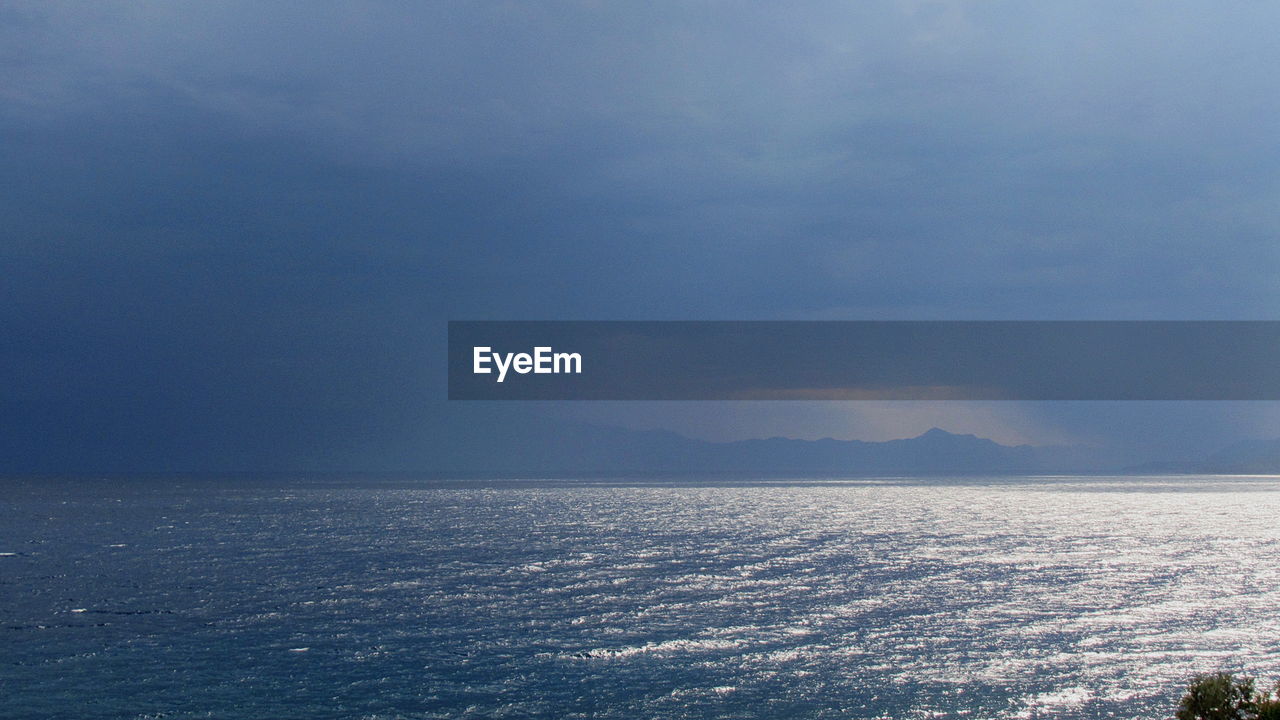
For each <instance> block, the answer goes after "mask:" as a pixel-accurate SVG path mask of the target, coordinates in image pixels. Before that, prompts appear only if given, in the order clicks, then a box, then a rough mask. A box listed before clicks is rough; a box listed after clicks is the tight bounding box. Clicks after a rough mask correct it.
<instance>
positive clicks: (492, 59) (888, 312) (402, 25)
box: [0, 1, 1280, 457]
mask: <svg viewBox="0 0 1280 720" xmlns="http://www.w3.org/2000/svg"><path fill="white" fill-rule="evenodd" d="M1277 14H1280V11H1277V10H1276V9H1275V8H1273V7H1271V6H1267V5H1264V4H1256V3H1230V4H1228V5H1226V6H1223V7H1218V8H1215V9H1214V10H1213V11H1209V10H1205V9H1204V8H1202V7H1200V6H1198V5H1195V4H1191V3H1172V4H1170V3H1139V4H1136V5H1125V6H1123V7H1120V6H1115V5H1114V4H1111V3H1086V4H1083V5H1070V6H1055V7H1048V6H1042V5H1026V4H1020V3H981V4H979V3H974V4H970V3H930V2H914V3H885V4H875V5H865V4H847V3H826V2H820V3H814V4H812V5H810V6H807V7H806V8H805V9H804V10H803V11H797V10H796V9H795V8H790V7H788V8H781V7H776V8H775V7H771V6H765V5H758V6H751V7H740V6H721V5H714V4H711V5H706V4H697V5H687V4H676V3H672V4H663V3H660V4H656V5H655V4H645V5H630V4H617V3H590V2H581V3H556V4H548V3H508V2H484V3H466V4H448V3H427V4H397V3H373V4H359V5H354V4H348V3H336V2H319V3H309V4H307V5H306V6H305V7H300V6H270V5H266V6H264V5H263V4H261V3H248V2H228V3H196V2H187V3H170V2H103V3H92V4H74V5H62V4H49V3H43V2H34V1H32V2H17V3H9V4H7V5H6V6H5V8H4V10H3V11H0V48H3V49H2V50H0V132H3V133H4V134H5V137H6V139H8V140H9V142H6V143H4V144H3V147H0V178H3V182H4V184H5V187H6V188H11V189H12V191H11V192H9V193H7V194H6V197H4V198H0V210H2V211H3V212H4V216H5V217H6V219H7V222H6V224H7V228H6V229H5V230H4V231H3V232H4V236H3V238H4V239H3V242H0V261H2V262H3V263H4V264H5V267H6V275H7V282H6V283H5V284H4V287H3V290H2V292H3V293H4V294H3V297H4V299H5V302H6V303H7V304H6V305H5V309H3V310H0V329H3V330H4V331H5V332H6V335H7V336H8V337H22V338H24V341H23V344H21V345H18V346H17V347H16V349H11V350H9V351H8V354H7V355H6V356H5V359H4V360H3V362H4V363H5V364H4V365H3V367H4V368H6V376H7V377H6V379H8V380H11V382H8V383H6V384H7V385H8V386H10V388H11V389H10V390H8V391H6V392H7V393H8V394H7V395H6V399H8V400H9V401H10V404H9V405H8V407H9V408H11V409H9V410H6V411H3V412H5V414H6V418H5V419H6V421H8V422H9V423H10V424H12V423H15V422H16V423H19V424H28V425H30V426H31V427H32V428H34V429H33V430H32V431H31V432H32V435H31V437H32V438H36V439H32V440H30V442H31V443H36V444H38V443H39V440H38V438H39V437H40V435H41V432H42V431H39V429H40V428H44V429H45V430H49V429H54V430H56V429H57V428H60V427H71V426H72V425H75V423H69V422H67V421H66V418H68V417H72V416H76V415H77V414H78V415H79V416H82V417H87V416H93V417H99V416H100V417H103V418H112V422H114V423H115V424H116V425H117V426H118V427H122V428H126V429H124V430H120V431H119V435H121V436H124V437H126V438H136V437H160V436H163V435H166V434H168V435H172V438H171V439H170V440H169V441H166V442H167V443H168V445H169V446H173V447H181V446H184V443H186V442H187V441H188V440H190V438H191V437H195V436H196V435H200V437H201V438H202V439H199V441H198V442H199V443H203V444H204V446H210V443H211V442H212V441H210V440H209V439H208V437H205V436H204V435H202V434H201V433H202V432H203V431H200V432H197V430H196V429H190V430H189V431H183V433H178V432H177V431H172V429H171V426H172V423H165V422H161V421H149V420H144V419H138V418H139V417H145V416H146V415H147V414H148V413H151V414H154V415H157V416H166V417H167V416H173V415H180V413H181V408H182V407H183V400H182V398H189V399H190V398H199V399H201V402H204V403H206V404H208V405H210V406H216V407H218V408H221V410H219V411H218V412H216V413H214V412H213V411H211V410H210V411H208V412H209V414H208V415H207V417H209V418H211V420H210V422H211V423H213V424H214V425H217V426H218V427H219V428H222V429H223V430H221V431H220V432H224V433H226V434H227V435H226V436H227V437H231V436H233V435H234V436H235V437H238V438H240V440H235V441H232V440H228V441H226V442H227V443H231V444H233V445H234V444H235V443H236V442H240V443H242V444H243V445H245V446H248V445H250V444H252V443H251V442H250V440H249V439H248V438H251V437H254V436H255V433H256V434H257V435H256V436H258V437H261V436H262V433H263V432H266V430H267V429H270V428H272V427H278V426H279V425H280V424H281V423H286V421H284V420H281V419H280V418H281V416H285V417H287V416H288V415H289V413H283V412H282V411H280V410H279V408H281V407H285V406H287V407H292V408H295V413H296V414H297V415H304V416H306V415H309V416H311V417H314V418H322V419H317V420H315V421H314V422H312V423H310V424H309V425H308V427H309V428H310V429H308V430H306V431H305V432H302V431H300V434H299V436H298V442H299V443H300V446H301V447H303V448H304V450H300V451H298V452H305V448H312V447H317V446H326V447H330V446H334V442H332V439H333V438H334V437H336V436H338V435H340V434H341V432H345V431H347V430H349V429H350V428H352V427H359V426H361V424H362V423H366V424H368V425H369V426H376V427H383V428H385V427H387V426H392V425H396V424H397V423H400V422H417V423H425V424H426V425H431V424H432V423H433V422H434V423H437V424H439V423H443V422H444V421H443V420H440V419H438V418H437V417H436V416H435V415H433V414H432V413H427V415H428V416H429V417H426V418H425V419H424V418H423V417H421V413H416V412H412V411H409V410H406V409H405V405H409V406H413V405H415V404H417V401H418V400H421V402H422V403H426V402H428V401H432V400H438V399H439V398H440V397H441V396H442V387H443V383H442V382H441V381H440V379H439V378H440V377H441V376H440V374H439V372H440V358H441V357H442V355H443V353H442V351H441V350H440V340H439V336H440V335H441V334H442V332H443V330H442V328H443V323H444V321H445V320H447V319H477V318H512V319H520V318H557V319H573V318H589V319H690V318H697V319H813V318H831V319H836V318H840V319H890V318H897V319H901V318H918V319H959V318H965V319H1009V318H1021V319H1065V318H1073V319H1081V318H1085V319H1107V318H1141V319H1162V318H1163V319H1183V318H1197V319H1209V318H1221V319H1241V318H1259V319H1271V318H1274V316H1275V311H1276V309H1277V308H1278V307H1280V280H1278V279H1277V278H1278V277H1280V275H1277V273H1275V272H1274V269H1275V268H1276V266H1277V262H1278V261H1280V249H1277V247H1278V246H1277V245H1276V243H1275V242H1274V238H1275V235H1276V232H1277V229H1278V228H1280V210H1277V209H1276V203H1275V202H1274V198H1275V197H1276V193H1277V190H1280V188H1278V186H1277V180H1276V178H1277V173H1276V172H1275V170H1276V166H1277V160H1278V159H1280V158H1278V155H1277V151H1275V150H1271V149H1269V148H1272V147H1273V145H1274V143H1273V142H1272V139H1271V137H1270V130H1269V128H1270V127H1271V122H1270V118H1272V117H1274V116H1275V115H1276V114H1277V112H1276V111H1277V110H1280V108H1278V107H1277V103H1280V99H1278V98H1277V96H1276V94H1275V93H1274V92H1272V91H1271V88H1270V86H1269V79H1268V78H1267V76H1266V73H1262V72H1259V71H1258V68H1265V67H1271V66H1274V65H1275V64H1276V61H1277V60H1280V57H1277V55H1278V54H1280V49H1278V48H1277V46H1276V45H1275V43H1274V42H1273V39H1272V37H1271V35H1272V33H1269V32H1268V29H1269V28H1272V27H1274V26H1275V24H1276V20H1277V17H1276V16H1277ZM90 350H92V352H90ZM77 353H78V354H77ZM146 358H164V361H163V362H162V361H160V360H147V361H143V360H144V359H146ZM303 367H305V368H308V369H307V370H305V371H303V370H297V371H296V373H297V374H295V371H294V370H289V371H285V370H283V369H282V368H303ZM54 368H75V370H76V371H75V373H74V374H73V375H66V374H64V373H61V372H56V371H55V370H54ZM217 368H223V369H227V370H225V372H228V373H231V374H230V375H226V376H225V377H227V381H226V383H219V382H214V381H210V382H209V383H208V384H201V383H200V382H196V383H194V384H193V383H189V382H187V380H188V379H189V378H190V377H192V376H195V377H221V376H223V375H222V373H223V372H224V370H215V369H217ZM237 368H238V369H239V370H236V369H237ZM270 368H276V369H277V370H275V371H272V370H270ZM233 371H236V372H241V373H243V374H246V375H250V376H252V377H253V378H257V379H256V380H254V381H253V382H249V381H248V380H244V379H243V378H240V377H238V376H236V375H235V373H234V372H233ZM251 371H252V372H251ZM273 372H277V373H278V374H272V373H273ZM68 377H71V378H73V380H74V382H72V381H68V380H67V379H66V378H68ZM148 377H150V378H152V379H154V380H155V385H156V387H158V388H161V389H162V390H157V391H156V393H155V394H154V395H137V394H133V395H127V397H132V398H135V400H131V401H130V402H134V403H135V407H136V412H134V413H132V414H130V415H129V417H125V418H119V417H117V416H116V415H114V414H113V412H114V411H110V410H109V409H110V408H118V407H121V406H122V405H121V403H122V402H123V400H122V392H123V391H120V392H117V391H115V390H112V388H137V387H146V386H147V383H148ZM290 377H293V378H302V379H301V380H297V381H295V382H293V383H289V382H284V383H283V384H282V383H281V382H277V381H279V380H281V379H282V378H285V379H287V378H290ZM233 379H234V380H236V381H237V382H240V384H239V385H238V386H236V385H232V384H231V382H232V380H233ZM18 386H22V387H23V388H26V389H23V390H22V391H21V392H19V391H18V390H14V389H12V388H15V387H18ZM72 387H73V388H75V389H76V391H77V392H79V393H80V394H79V396H78V399H69V398H67V397H66V396H65V394H66V390H65V389H66V388H72ZM180 388H196V389H190V390H189V395H187V394H184V393H187V392H188V391H185V390H183V391H179V390H178V389H180ZM272 388H284V389H283V390H280V392H281V393H282V394H280V395H277V394H276V393H275V391H273V390H272ZM18 395H21V397H20V398H19V397H18ZM140 398H149V399H140ZM405 398H411V399H410V400H406V399H405ZM19 401H20V402H19ZM432 412H434V411H432ZM324 418H327V420H325V419H324ZM408 418H414V419H413V420H409V419H408ZM77 427H78V425H77ZM94 427H97V426H96V425H95V426H94ZM59 432H62V431H59ZM76 432H78V433H79V435H76V434H75V433H72V432H71V431H70V430H67V431H66V433H69V434H67V438H68V440H67V445H66V447H70V448H74V447H77V442H79V443H80V446H84V445H85V443H87V442H88V441H87V440H84V439H83V438H84V437H86V436H87V435H88V434H91V433H92V432H93V431H92V430H91V429H81V430H78V431H76ZM273 432H274V431H273ZM184 433H185V434H184ZM46 434H47V433H46ZM212 434H213V435H217V433H212ZM422 434H429V433H428V432H427V431H425V430H424V431H422ZM77 437H79V438H80V440H77V439H76V438H77ZM113 437H115V436H113ZM117 439H118V438H117ZM192 442H195V441H194V440H193V441H192ZM126 444H127V443H126ZM161 444H163V443H161ZM265 444H266V445H268V446H271V445H272V444H271V443H265ZM276 445H279V446H281V447H283V445H284V444H282V443H278V444H276ZM104 446H105V445H104ZM49 448H52V446H49ZM64 449H65V448H64ZM103 452H107V451H106V450H104V451H103ZM209 452H210V453H213V452H215V450H209ZM264 452H266V451H264ZM291 452H292V451H291ZM41 453H42V454H44V455H47V456H49V457H54V456H56V455H57V453H55V452H54V450H53V449H46V451H41ZM124 454H125V455H127V454H128V453H127V452H126V453H124ZM250 455H251V453H250ZM245 457H249V455H245ZM254 457H256V456H254Z"/></svg>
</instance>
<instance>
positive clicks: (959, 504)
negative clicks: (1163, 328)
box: [0, 477, 1280, 719]
mask: <svg viewBox="0 0 1280 720" xmlns="http://www.w3.org/2000/svg"><path fill="white" fill-rule="evenodd" d="M0 497H2V498H3V499H0V511H2V517H3V521H2V522H0V697H2V698H3V701H2V702H0V717H5V718H10V717H11V718H206V717H210V718H268V717H269V718H308V719H311V718H370V719H372V718H620V719H621V718H626V719H632V718H932V717H946V718H952V717H954V718H960V717H964V718H1037V717H1053V718H1100V717H1117V718H1160V717H1169V716H1171V715H1172V711H1173V709H1174V705H1175V704H1176V702H1177V698H1178V696H1179V695H1180V692H1181V690H1182V688H1183V687H1185V685H1186V684H1187V682H1188V680H1189V679H1190V678H1191V677H1192V676H1193V675H1195V674H1196V673H1198V672H1204V671H1211V670H1218V669H1226V670H1232V671H1236V672H1243V673H1247V674H1251V675H1255V676H1258V677H1259V678H1260V679H1261V680H1263V681H1266V682H1271V681H1274V680H1275V679H1278V678H1280V521H1278V518H1280V479H1276V478H1225V477H1177V478H1002V479H993V478H968V479H950V480H949V479H929V480H912V479H880V480H850V481H769V482H734V481H707V482H678V483H644V482H604V481H601V482H589V481H583V482H548V481H543V482H533V481H528V482H515V481H511V482H441V481H435V482H424V483H409V482H388V481H370V482H357V481H344V482H338V481H311V482H279V481H252V482H250V481H244V480H237V481H224V482H214V481H190V480H188V481H176V480H164V481H161V480H127V481H118V480H97V481H86V480H77V481H70V480H42V481H37V480H9V481H3V482H0Z"/></svg>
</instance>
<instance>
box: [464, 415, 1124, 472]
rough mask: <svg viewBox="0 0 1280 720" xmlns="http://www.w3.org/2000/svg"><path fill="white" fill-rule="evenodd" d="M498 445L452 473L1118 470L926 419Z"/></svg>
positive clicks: (564, 434) (595, 430) (513, 440)
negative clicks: (805, 433)
mask: <svg viewBox="0 0 1280 720" xmlns="http://www.w3.org/2000/svg"><path fill="white" fill-rule="evenodd" d="M495 435H497V437H494V438H493V439H494V440H495V441H497V442H496V443H495V446H496V447H502V448H503V449H502V450H501V451H498V450H496V449H495V448H490V449H488V450H485V449H483V448H482V449H481V450H480V451H479V452H473V456H472V457H469V458H457V459H456V460H455V461H454V462H452V463H451V465H452V466H451V467H450V466H446V467H444V468H441V470H444V471H445V472H447V473H449V474H457V475H466V476H477V475H482V476H483V475H489V476H506V477H549V476H574V477H579V476H605V477H620V476H689V475H721V474H732V475H736V476H748V477H764V476H821V477H834V476H875V475H986V474H990V475H1025V474H1054V473H1063V474H1067V473H1093V472H1106V471H1111V470H1114V469H1115V468H1116V467H1117V464H1118V463H1117V462H1116V461H1115V458H1114V457H1112V456H1111V454H1110V453H1108V452H1106V451H1105V450H1101V449H1099V448H1090V447H1083V446H1032V445H1016V446H1009V445H1001V444H1000V443H997V442H995V441H993V440H989V439H986V438H980V437H977V436H975V435H968V434H956V433H951V432H947V431H945V430H942V429H940V428H932V429H930V430H929V431H928V432H925V433H923V434H921V435H919V436H917V437H914V438H906V439H901V440H889V441H885V442H866V441H861V440H835V439H831V438H824V439H821V440H798V439H793V438H781V437H774V438H768V439H752V440H737V441H732V442H710V441H704V440H695V439H692V438H688V437H685V436H683V435H679V434H677V433H673V432H669V431H663V430H646V431H641V430H626V429H622V428H610V427H601V426H593V425H587V424H578V423H572V424H567V425H556V426H535V427H527V426H526V427H521V428H518V429H511V428H508V429H506V432H505V433H495Z"/></svg>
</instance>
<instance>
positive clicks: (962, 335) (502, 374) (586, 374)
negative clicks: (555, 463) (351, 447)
mask: <svg viewBox="0 0 1280 720" xmlns="http://www.w3.org/2000/svg"><path fill="white" fill-rule="evenodd" d="M1278 360H1280V322H1276V321H1239V322H1236V321H1186V322H1154V321H1117V322H1097V321H1069V322H1059V321H1055V322H949V321H937V322H934V321H927V322H918V321H888V322H879V321H851V322H843V321H832V322H825V321H823V322H752V321H741V322H739V321H719V322H700V321H689V322H573V321H528V322H524V321H521V322H517V321H511V322H507V321H497V322H494V321H474V322H472V321H456V322H450V323H449V398H450V399H451V400H1276V399H1280V362H1278Z"/></svg>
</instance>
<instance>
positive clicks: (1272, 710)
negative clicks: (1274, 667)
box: [1253, 683, 1280, 720]
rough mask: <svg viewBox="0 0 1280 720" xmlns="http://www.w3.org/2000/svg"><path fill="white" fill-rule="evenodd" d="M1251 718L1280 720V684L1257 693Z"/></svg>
mask: <svg viewBox="0 0 1280 720" xmlns="http://www.w3.org/2000/svg"><path fill="white" fill-rule="evenodd" d="M1253 716H1254V717H1255V718H1256V719H1257V720H1280V683H1277V684H1276V687H1275V688H1273V689H1271V690H1269V691H1267V692H1264V693H1258V695H1257V696H1256V697H1255V698H1254V701H1253Z"/></svg>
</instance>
